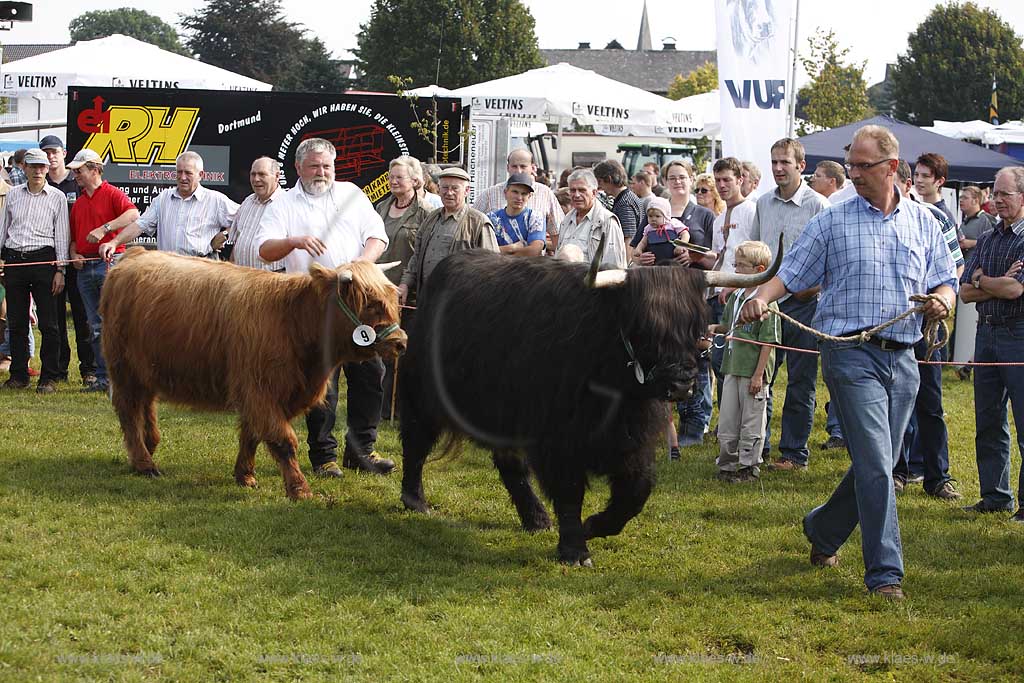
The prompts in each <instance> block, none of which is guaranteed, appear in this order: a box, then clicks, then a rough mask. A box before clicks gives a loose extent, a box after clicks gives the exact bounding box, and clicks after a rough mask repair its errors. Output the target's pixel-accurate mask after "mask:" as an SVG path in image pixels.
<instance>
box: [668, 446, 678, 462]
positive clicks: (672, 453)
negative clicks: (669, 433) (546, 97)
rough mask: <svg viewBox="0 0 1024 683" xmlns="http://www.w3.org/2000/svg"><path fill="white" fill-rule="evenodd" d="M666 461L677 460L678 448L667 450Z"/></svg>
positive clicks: (673, 447)
mask: <svg viewBox="0 0 1024 683" xmlns="http://www.w3.org/2000/svg"><path fill="white" fill-rule="evenodd" d="M668 459H669V460H679V448H677V447H676V446H672V447H671V448H669V449H668Z"/></svg>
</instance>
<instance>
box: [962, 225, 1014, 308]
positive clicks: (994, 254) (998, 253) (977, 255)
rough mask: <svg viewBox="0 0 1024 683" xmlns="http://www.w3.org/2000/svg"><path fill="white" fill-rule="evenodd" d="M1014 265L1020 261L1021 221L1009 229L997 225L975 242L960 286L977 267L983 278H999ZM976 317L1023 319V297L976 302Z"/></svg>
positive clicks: (969, 279)
mask: <svg viewBox="0 0 1024 683" xmlns="http://www.w3.org/2000/svg"><path fill="white" fill-rule="evenodd" d="M1014 261H1024V218H1022V219H1020V220H1018V221H1017V222H1016V223H1014V224H1013V225H1011V226H1010V227H1009V229H1007V227H1006V223H1005V222H1003V221H999V222H998V223H996V227H995V228H993V229H992V230H990V231H989V232H986V233H984V234H982V235H981V237H979V238H978V245H977V246H976V247H975V248H974V250H973V251H972V252H971V256H970V258H968V259H967V267H966V268H964V274H963V276H962V277H961V278H960V282H962V283H964V284H967V283H969V282H970V281H971V274H972V273H974V271H975V270H977V269H978V268H979V267H980V268H981V273H982V275H985V276H986V277H1002V276H1003V275H1005V274H1006V271H1007V270H1009V269H1010V264H1011V263H1013V262H1014ZM1016 279H1017V281H1018V282H1024V270H1022V271H1021V272H1019V273H1017V276H1016ZM978 315H980V316H986V315H993V316H998V317H1003V318H1009V317H1017V316H1024V297H1017V298H1016V299H989V300H988V301H979V302H978Z"/></svg>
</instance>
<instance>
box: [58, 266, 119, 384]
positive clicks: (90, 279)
mask: <svg viewBox="0 0 1024 683" xmlns="http://www.w3.org/2000/svg"><path fill="white" fill-rule="evenodd" d="M68 267H69V268H71V267H73V266H68ZM109 267H110V266H108V265H107V264H106V263H104V262H103V261H86V262H85V265H83V266H82V269H81V270H80V271H78V273H77V275H78V291H79V293H80V294H81V295H82V303H83V304H85V316H86V318H87V319H88V320H89V332H90V334H91V337H90V339H89V342H90V344H91V345H92V351H93V355H95V356H96V381H97V382H102V383H106V382H108V381H109V379H108V377H107V363H106V361H105V360H103V349H102V348H100V334H101V333H102V328H103V321H102V320H101V319H100V294H101V293H102V292H103V281H104V280H105V279H106V277H107V269H108V268H109Z"/></svg>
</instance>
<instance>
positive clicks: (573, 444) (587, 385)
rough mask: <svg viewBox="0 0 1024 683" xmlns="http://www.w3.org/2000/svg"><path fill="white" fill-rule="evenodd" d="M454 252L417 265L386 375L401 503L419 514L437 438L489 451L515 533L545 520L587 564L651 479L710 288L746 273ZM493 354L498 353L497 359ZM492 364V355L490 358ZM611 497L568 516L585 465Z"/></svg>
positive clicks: (579, 496)
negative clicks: (421, 287)
mask: <svg viewBox="0 0 1024 683" xmlns="http://www.w3.org/2000/svg"><path fill="white" fill-rule="evenodd" d="M603 246H604V240H602V248H601V249H600V250H599V252H598V254H597V256H596V258H595V262H594V264H593V265H592V266H591V270H590V272H589V273H588V271H587V268H586V266H585V265H584V264H579V263H568V262H565V261H561V260H555V259H509V258H504V257H502V256H500V255H498V254H492V253H486V252H482V251H479V250H476V251H466V252H461V253H458V254H454V255H452V256H450V257H449V258H447V259H445V260H444V261H442V262H441V263H440V264H439V265H438V266H437V268H436V269H435V270H434V272H433V274H432V275H431V277H430V279H429V282H428V286H427V287H426V292H427V296H426V297H424V299H422V300H421V301H420V304H419V307H418V310H417V317H416V320H415V322H414V324H413V327H412V329H411V330H410V331H409V333H410V336H409V347H408V353H407V355H406V357H405V358H404V359H403V361H402V363H401V370H400V375H399V377H400V381H399V397H400V398H399V400H400V410H401V411H402V426H401V437H402V448H403V458H404V466H403V469H404V471H403V476H402V502H403V503H404V504H405V506H406V507H407V508H409V509H411V510H415V511H419V512H426V511H428V509H429V508H428V506H427V503H426V500H425V499H424V495H423V484H422V474H423V464H424V462H425V461H426V458H427V455H428V454H429V453H430V451H431V449H432V448H433V446H434V444H435V443H436V442H437V440H438V439H439V438H440V436H441V435H442V434H443V433H447V434H450V435H452V436H453V438H455V439H458V438H461V437H464V436H468V437H469V438H471V439H473V440H474V441H476V442H478V443H480V444H481V445H483V446H485V447H487V448H489V449H491V451H492V454H493V456H492V457H493V461H494V464H495V466H496V467H497V468H498V472H499V474H500V476H501V480H502V483H503V484H504V485H505V488H506V489H507V490H508V492H509V494H510V495H511V497H512V502H513V503H514V504H515V507H516V510H517V511H518V513H519V517H520V520H521V521H522V525H523V528H524V529H526V530H527V531H537V530H540V529H546V528H548V527H550V526H551V520H550V518H549V517H548V514H547V511H546V510H545V508H544V505H543V504H542V503H541V502H540V500H539V499H538V498H537V496H536V494H535V493H534V491H533V488H532V487H531V485H530V480H529V472H530V471H532V472H533V473H534V474H535V475H536V477H537V480H538V482H539V483H540V486H541V489H542V490H543V492H544V493H545V494H546V495H547V496H548V498H550V499H551V501H552V503H553V506H554V510H555V515H556V517H557V521H558V529H559V541H558V557H559V559H560V560H561V561H562V562H566V563H569V564H586V565H589V564H590V552H589V550H588V549H587V540H588V539H591V538H595V537H599V536H612V535H615V534H618V533H619V532H620V531H621V530H622V528H623V527H624V526H625V524H626V523H627V522H628V521H629V520H630V519H632V518H633V517H635V516H636V515H637V514H638V513H639V512H640V511H641V510H642V509H643V506H644V504H645V503H646V501H647V498H648V496H649V495H650V493H651V489H652V487H653V484H654V458H655V456H654V453H655V447H656V446H657V445H658V444H660V443H661V442H662V438H663V436H664V433H665V427H666V420H667V419H668V415H667V414H666V412H665V410H664V403H663V402H664V401H666V400H668V401H676V400H680V399H682V398H683V397H685V395H686V394H687V393H688V392H689V391H690V388H691V385H692V384H693V380H694V377H695V376H696V369H697V358H698V354H699V351H698V343H699V341H700V339H701V337H702V335H703V332H704V330H705V329H706V323H707V321H706V319H705V318H706V313H705V307H704V305H703V303H704V290H705V288H706V287H708V286H709V285H718V286H730V287H748V286H756V284H759V283H761V282H765V281H767V280H768V279H769V278H770V277H771V276H772V275H773V274H774V273H775V271H776V270H777V268H778V260H776V263H775V265H774V266H773V267H772V268H771V269H770V270H769V271H768V272H767V273H762V274H760V275H737V274H723V273H718V272H700V271H692V270H690V269H685V268H672V267H661V268H639V269H633V270H630V271H628V272H627V271H624V270H606V271H602V272H597V264H598V263H600V260H601V252H603ZM780 256H781V254H780ZM496 350H507V351H508V352H507V353H505V352H499V353H495V351H496ZM496 358H500V359H501V361H500V362H496V360H495V359H496ZM592 474H597V475H602V476H606V477H608V478H609V480H610V483H611V498H610V500H609V502H608V506H607V507H606V508H605V510H603V511H602V512H599V513H597V514H595V515H592V516H591V517H589V518H588V519H587V520H586V522H584V521H582V519H581V510H582V505H583V492H584V490H585V489H586V486H587V479H588V477H589V476H590V475H592Z"/></svg>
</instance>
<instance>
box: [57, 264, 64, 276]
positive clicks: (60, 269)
mask: <svg viewBox="0 0 1024 683" xmlns="http://www.w3.org/2000/svg"><path fill="white" fill-rule="evenodd" d="M57 272H58V273H60V274H61V275H64V266H57Z"/></svg>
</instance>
